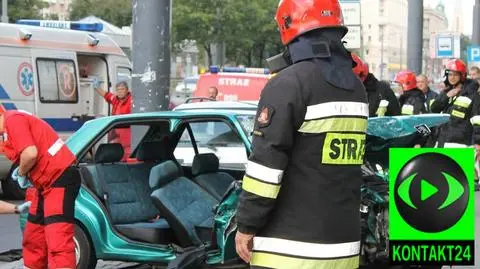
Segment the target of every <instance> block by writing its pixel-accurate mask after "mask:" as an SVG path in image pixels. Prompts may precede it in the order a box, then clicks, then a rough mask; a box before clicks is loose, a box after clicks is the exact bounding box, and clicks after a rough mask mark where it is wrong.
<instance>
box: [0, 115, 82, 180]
mask: <svg viewBox="0 0 480 269" xmlns="http://www.w3.org/2000/svg"><path fill="white" fill-rule="evenodd" d="M3 115H4V126H5V132H4V134H3V140H4V151H5V155H6V156H7V158H8V159H10V160H11V161H12V162H18V161H19V160H20V155H21V153H22V152H23V150H24V149H25V148H27V147H29V146H36V147H37V151H38V155H37V163H36V164H35V166H34V167H33V168H32V170H30V172H29V175H28V178H29V180H30V181H31V182H32V184H33V185H34V186H35V187H37V188H45V187H48V186H50V185H51V184H52V183H53V182H54V181H55V180H56V179H57V178H59V177H60V176H61V175H62V173H63V172H64V171H65V169H67V168H68V167H69V166H70V165H72V164H73V163H74V162H75V155H73V153H72V152H71V151H70V150H69V149H68V148H67V146H66V145H65V144H64V142H63V140H62V139H61V138H59V137H58V135H57V133H56V132H55V130H53V128H52V127H51V126H50V125H49V124H48V123H46V122H45V121H43V120H41V119H39V118H37V117H35V116H33V115H31V114H29V113H26V112H21V111H17V110H12V111H7V112H5V113H4V114H3Z"/></svg>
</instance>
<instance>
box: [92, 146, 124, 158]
mask: <svg viewBox="0 0 480 269" xmlns="http://www.w3.org/2000/svg"><path fill="white" fill-rule="evenodd" d="M123 154H124V151H123V147H122V144H120V143H111V144H100V146H99V147H98V149H97V152H95V162H96V163H116V162H119V161H121V160H122V158H123Z"/></svg>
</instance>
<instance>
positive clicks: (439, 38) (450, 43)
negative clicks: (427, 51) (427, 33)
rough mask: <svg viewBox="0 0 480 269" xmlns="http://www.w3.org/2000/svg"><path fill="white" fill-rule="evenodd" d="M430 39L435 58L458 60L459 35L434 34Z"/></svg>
mask: <svg viewBox="0 0 480 269" xmlns="http://www.w3.org/2000/svg"><path fill="white" fill-rule="evenodd" d="M432 39H433V40H432V41H433V42H432V43H433V45H434V46H433V47H432V49H433V53H434V56H435V58H437V59H442V58H443V59H450V58H460V35H459V34H458V33H436V34H434V35H432Z"/></svg>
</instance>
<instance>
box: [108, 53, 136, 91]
mask: <svg viewBox="0 0 480 269" xmlns="http://www.w3.org/2000/svg"><path fill="white" fill-rule="evenodd" d="M107 62H108V74H109V77H110V83H111V87H110V91H115V86H116V85H117V83H120V82H126V83H127V84H128V89H129V91H130V93H132V90H133V89H132V67H131V63H130V61H129V60H128V58H127V57H126V56H119V55H108V56H107Z"/></svg>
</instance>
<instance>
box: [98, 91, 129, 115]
mask: <svg viewBox="0 0 480 269" xmlns="http://www.w3.org/2000/svg"><path fill="white" fill-rule="evenodd" d="M104 98H105V101H107V103H109V104H111V105H112V115H114V116H115V115H122V114H130V113H132V95H131V94H130V93H128V95H127V97H126V98H125V99H123V100H120V99H118V97H117V96H115V95H114V94H112V93H111V92H107V93H106V94H105V97H104Z"/></svg>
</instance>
